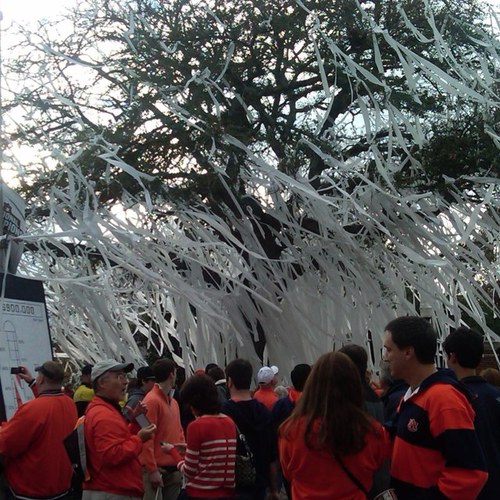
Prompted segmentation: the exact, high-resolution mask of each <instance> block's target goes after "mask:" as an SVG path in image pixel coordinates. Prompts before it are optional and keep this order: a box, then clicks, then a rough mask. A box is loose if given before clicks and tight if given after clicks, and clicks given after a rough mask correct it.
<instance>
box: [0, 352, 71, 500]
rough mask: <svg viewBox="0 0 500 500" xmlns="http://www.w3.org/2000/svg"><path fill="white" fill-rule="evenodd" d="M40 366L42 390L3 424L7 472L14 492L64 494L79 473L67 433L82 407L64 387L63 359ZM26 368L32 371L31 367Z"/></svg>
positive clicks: (0, 441) (0, 450)
mask: <svg viewBox="0 0 500 500" xmlns="http://www.w3.org/2000/svg"><path fill="white" fill-rule="evenodd" d="M35 370H36V371H37V372H38V375H37V377H36V388H37V390H38V396H37V397H36V398H35V399H32V400H30V401H27V402H26V403H24V404H23V405H21V406H20V407H19V408H18V409H17V411H16V412H15V413H14V415H13V416H12V418H10V420H9V421H8V422H7V423H4V424H3V425H2V427H1V429H0V455H1V456H2V457H3V458H4V460H5V466H4V477H5V481H6V482H7V484H8V495H9V498H11V497H12V498H13V496H12V495H15V498H26V499H29V498H46V499H52V498H53V499H56V498H62V497H63V496H65V495H66V494H67V493H68V491H69V488H70V484H71V476H72V473H73V470H72V468H71V463H70V461H69V459H68V455H67V454H66V450H65V449H64V446H63V439H64V437H65V436H66V435H67V434H69V433H70V432H71V431H72V429H73V427H74V426H75V423H76V418H77V417H76V408H75V405H74V404H73V401H72V400H71V399H70V398H68V397H67V396H66V395H65V394H64V393H63V392H61V385H62V382H63V379H64V368H63V366H62V365H61V364H60V363H57V362H55V361H46V362H45V363H43V365H41V366H39V367H37V368H35ZM24 374H25V375H26V378H30V377H31V374H30V373H29V372H28V371H27V370H25V372H24ZM0 488H1V487H0ZM0 496H1V492H0Z"/></svg>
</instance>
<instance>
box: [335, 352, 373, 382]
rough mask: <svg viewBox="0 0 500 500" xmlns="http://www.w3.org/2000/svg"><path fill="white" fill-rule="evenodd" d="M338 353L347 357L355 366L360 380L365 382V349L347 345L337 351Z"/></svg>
mask: <svg viewBox="0 0 500 500" xmlns="http://www.w3.org/2000/svg"><path fill="white" fill-rule="evenodd" d="M339 352H342V353H344V354H345V355H346V356H349V358H350V359H351V361H352V362H353V363H354V364H355V365H356V368H357V369H358V372H359V374H360V375H361V380H362V381H363V380H365V376H366V369H367V368H368V354H367V353H366V349H365V348H364V347H361V346H360V345H358V344H347V345H345V346H344V347H342V348H341V349H339Z"/></svg>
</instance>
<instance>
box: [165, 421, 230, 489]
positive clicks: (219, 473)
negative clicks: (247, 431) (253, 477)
mask: <svg viewBox="0 0 500 500" xmlns="http://www.w3.org/2000/svg"><path fill="white" fill-rule="evenodd" d="M186 438H187V439H186V446H187V448H186V455H185V457H184V460H182V459H181V460H180V461H179V463H178V464H177V467H178V469H179V470H180V471H182V472H183V473H184V475H185V477H186V493H187V495H188V496H191V497H195V498H213V497H229V496H232V495H233V494H234V488H235V483H234V464H235V455H236V426H235V424H234V422H233V421H232V420H231V418H230V417H228V416H227V415H223V414H219V415H203V416H201V417H198V418H197V419H196V420H194V421H193V422H191V423H190V424H189V426H188V428H187V434H186ZM172 455H174V457H175V456H177V457H178V458H179V459H180V458H181V457H180V456H179V455H178V454H177V453H175V451H174V450H172Z"/></svg>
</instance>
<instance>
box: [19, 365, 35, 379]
mask: <svg viewBox="0 0 500 500" xmlns="http://www.w3.org/2000/svg"><path fill="white" fill-rule="evenodd" d="M19 368H22V369H23V371H22V372H21V373H19V378H21V379H23V380H24V381H25V382H27V383H29V382H31V381H32V380H34V379H35V377H33V375H31V372H30V371H29V370H28V369H27V368H26V367H25V366H20V367H19Z"/></svg>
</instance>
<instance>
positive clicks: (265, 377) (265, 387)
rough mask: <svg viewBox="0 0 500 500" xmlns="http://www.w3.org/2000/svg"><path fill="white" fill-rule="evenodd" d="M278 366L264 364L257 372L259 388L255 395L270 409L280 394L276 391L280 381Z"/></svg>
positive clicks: (255, 397)
mask: <svg viewBox="0 0 500 500" xmlns="http://www.w3.org/2000/svg"><path fill="white" fill-rule="evenodd" d="M278 371H279V370H278V367H277V366H263V367H262V368H261V369H260V370H259V371H258V373H257V383H258V384H259V387H258V389H257V390H256V391H255V393H254V395H253V397H254V399H256V400H257V401H260V402H261V403H262V404H263V405H264V406H265V407H266V408H267V409H268V410H270V409H271V408H272V407H273V404H274V403H275V402H276V401H277V400H278V395H277V394H276V392H274V388H275V387H276V384H277V383H278V378H277V376H276V375H277V374H278Z"/></svg>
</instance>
